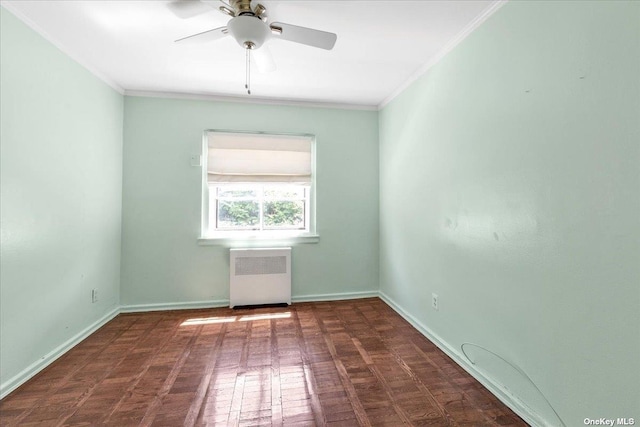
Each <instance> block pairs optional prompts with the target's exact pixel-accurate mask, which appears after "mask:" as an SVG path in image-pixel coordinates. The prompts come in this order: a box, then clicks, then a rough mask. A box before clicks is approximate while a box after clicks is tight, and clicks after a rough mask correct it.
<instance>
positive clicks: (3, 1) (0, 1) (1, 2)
mask: <svg viewBox="0 0 640 427" xmlns="http://www.w3.org/2000/svg"><path fill="white" fill-rule="evenodd" d="M13 3H14V2H13V1H7V0H0V6H2V7H4V8H5V9H7V10H8V11H9V12H11V13H12V14H13V15H15V16H16V17H17V18H18V19H19V20H21V21H22V22H23V23H24V24H25V25H27V26H28V27H29V28H31V29H32V30H33V31H35V32H36V33H37V34H39V35H40V36H41V37H43V38H44V39H45V40H46V41H48V42H49V43H51V44H52V45H54V46H55V47H56V48H57V49H58V50H59V51H61V52H62V53H64V54H65V55H66V56H68V57H69V58H71V59H72V60H73V61H75V62H77V63H78V64H79V65H80V66H81V67H83V68H84V69H86V70H87V71H89V72H90V73H91V74H93V76H95V77H96V78H97V79H99V80H100V81H102V82H103V83H105V84H106V85H107V86H109V87H111V88H112V89H113V90H115V91H116V92H118V93H119V94H120V95H124V89H123V88H122V87H121V86H120V85H119V84H117V83H116V82H115V81H113V80H111V79H110V78H109V77H107V76H105V75H104V74H102V73H101V72H100V71H98V70H96V69H95V68H94V67H92V66H91V65H90V64H88V63H87V62H86V61H85V60H84V59H83V58H81V57H80V56H78V55H74V54H73V53H72V52H71V51H69V50H68V49H67V48H66V47H65V46H64V44H62V43H60V42H59V41H58V40H56V39H55V38H53V37H52V36H51V35H50V34H49V33H47V32H46V31H45V30H43V29H42V27H40V26H39V25H38V24H36V23H35V22H33V21H32V20H31V19H29V17H27V16H26V15H24V14H23V13H22V12H21V11H20V10H18V8H17V7H15V6H14V5H13Z"/></svg>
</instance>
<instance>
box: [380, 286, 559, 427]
mask: <svg viewBox="0 0 640 427" xmlns="http://www.w3.org/2000/svg"><path fill="white" fill-rule="evenodd" d="M378 296H379V297H380V299H381V300H382V301H384V302H385V303H387V305H389V307H391V308H392V309H393V310H394V311H395V312H396V313H398V314H399V315H400V316H402V317H403V318H404V319H405V320H406V321H407V322H409V323H410V324H411V325H412V326H413V327H414V328H416V329H417V330H418V331H419V332H420V333H421V334H422V335H424V336H425V337H427V339H428V340H429V341H431V342H432V343H434V344H435V345H436V346H437V347H438V348H439V349H440V350H442V351H443V352H444V353H445V354H446V355H447V356H449V357H450V358H451V359H453V361H454V362H456V363H457V364H458V365H459V366H460V367H461V368H462V369H464V370H465V371H467V373H468V374H469V375H471V376H472V377H474V378H475V379H476V380H478V382H479V383H480V384H482V385H483V386H484V387H485V388H486V389H487V390H489V391H490V392H491V394H493V395H494V396H495V397H497V398H498V399H499V400H500V401H501V402H502V403H504V404H505V405H507V406H508V407H509V408H510V409H511V410H512V411H513V412H515V413H516V414H518V415H519V416H520V418H522V419H523V420H524V421H525V422H526V423H527V424H529V425H531V426H540V427H543V426H547V425H551V424H549V423H546V422H544V421H543V420H540V417H539V416H537V415H535V414H534V413H532V412H531V411H530V410H529V409H528V408H527V407H526V406H523V405H522V404H521V403H520V402H519V400H518V399H517V398H515V396H513V395H512V394H511V393H509V392H508V391H507V390H505V389H504V387H503V386H501V385H500V384H498V383H497V382H495V381H494V380H493V379H491V378H489V377H487V376H485V375H483V374H482V373H481V372H479V371H478V370H477V369H476V368H475V367H474V366H473V365H472V364H470V363H469V362H468V361H467V359H466V358H465V357H464V356H463V355H462V354H461V353H460V352H458V351H457V350H456V349H455V348H453V347H451V345H449V344H448V343H447V342H446V341H445V340H443V339H442V338H440V336H438V334H436V333H435V332H433V331H432V330H431V329H429V328H428V327H426V326H425V325H423V324H422V322H420V321H419V320H418V319H416V318H415V317H413V316H412V315H411V314H409V313H408V312H407V311H405V310H404V309H403V308H402V307H401V306H400V305H399V304H398V303H396V302H395V301H394V300H393V299H391V298H390V297H389V296H388V295H387V294H385V293H384V292H382V291H380V292H378Z"/></svg>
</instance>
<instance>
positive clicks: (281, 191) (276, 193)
mask: <svg viewBox="0 0 640 427" xmlns="http://www.w3.org/2000/svg"><path fill="white" fill-rule="evenodd" d="M305 189H306V187H303V186H300V185H288V186H282V187H280V186H278V187H265V189H264V197H265V198H268V199H304V192H305Z"/></svg>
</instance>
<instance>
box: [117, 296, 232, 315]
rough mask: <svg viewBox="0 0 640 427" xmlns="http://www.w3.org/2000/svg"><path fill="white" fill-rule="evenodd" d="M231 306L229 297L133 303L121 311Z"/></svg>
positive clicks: (136, 311)
mask: <svg viewBox="0 0 640 427" xmlns="http://www.w3.org/2000/svg"><path fill="white" fill-rule="evenodd" d="M219 307H229V300H228V299H220V300H210V301H189V302H165V303H158V304H132V305H122V306H120V313H144V312H147V311H166V310H194V309H199V308H219Z"/></svg>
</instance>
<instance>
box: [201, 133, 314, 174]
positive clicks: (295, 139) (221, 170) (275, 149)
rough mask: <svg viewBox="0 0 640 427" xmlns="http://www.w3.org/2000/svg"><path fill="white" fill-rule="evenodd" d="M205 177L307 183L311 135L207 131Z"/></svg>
mask: <svg viewBox="0 0 640 427" xmlns="http://www.w3.org/2000/svg"><path fill="white" fill-rule="evenodd" d="M207 181H208V182H211V183H225V182H290V183H300V184H311V138H310V137H305V136H290V135H265V134H237V133H234V134H232V133H223V132H209V134H208V155H207Z"/></svg>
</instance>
